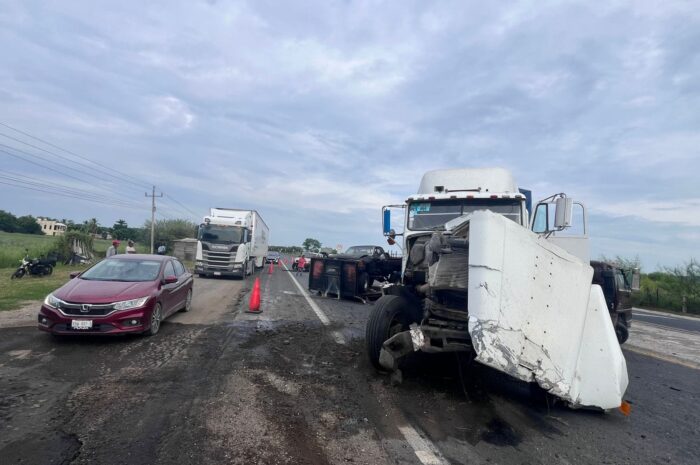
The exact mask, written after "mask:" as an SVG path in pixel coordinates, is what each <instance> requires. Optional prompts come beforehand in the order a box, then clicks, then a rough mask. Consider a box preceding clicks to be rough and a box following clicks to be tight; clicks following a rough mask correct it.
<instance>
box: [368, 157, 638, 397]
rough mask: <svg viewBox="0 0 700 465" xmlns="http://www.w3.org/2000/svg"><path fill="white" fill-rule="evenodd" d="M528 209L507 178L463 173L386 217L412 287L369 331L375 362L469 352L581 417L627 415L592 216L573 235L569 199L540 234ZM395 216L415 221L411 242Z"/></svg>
mask: <svg viewBox="0 0 700 465" xmlns="http://www.w3.org/2000/svg"><path fill="white" fill-rule="evenodd" d="M527 205H528V199H527V196H526V195H523V191H521V190H520V189H519V188H518V186H517V185H516V184H515V181H514V179H513V177H512V176H511V174H510V173H509V172H508V171H506V170H503V169H455V170H437V171H431V172H428V173H426V174H425V175H424V176H423V180H422V181H421V184H420V188H419V190H418V193H417V194H415V195H412V196H409V197H408V200H407V201H406V204H404V205H395V206H390V207H385V208H384V215H383V216H384V232H385V235H387V236H388V241H389V243H390V244H393V243H395V242H396V240H399V237H402V239H403V266H402V279H401V283H399V284H395V285H392V286H386V287H385V288H384V289H383V293H384V295H383V296H382V297H381V298H380V299H379V300H378V301H377V302H376V304H375V306H374V309H373V311H372V314H371V315H370V318H369V320H368V322H367V329H366V337H365V341H366V344H367V352H368V355H369V358H370V361H371V362H372V363H373V364H374V365H375V366H376V367H378V368H381V369H389V370H396V369H398V367H399V364H398V362H399V360H400V358H401V357H403V356H405V355H408V354H409V353H411V352H414V351H423V352H461V351H470V352H473V353H474V356H475V358H476V360H477V361H478V362H480V363H483V364H485V365H488V366H491V367H493V368H496V369H498V370H500V371H503V372H505V373H507V374H509V375H511V376H513V377H515V378H518V379H521V380H524V381H528V382H536V383H538V384H539V385H540V386H541V387H542V388H544V389H545V390H547V391H548V392H549V393H551V394H553V395H556V396H558V397H560V398H562V399H564V400H566V401H567V402H568V403H569V404H570V405H571V406H574V407H598V408H602V409H610V408H613V407H618V406H620V405H621V403H622V396H623V395H624V393H625V390H626V388H627V383H628V377H627V367H626V364H625V358H624V355H623V354H622V351H621V350H620V346H619V344H618V342H617V339H616V336H615V332H614V330H613V326H612V324H611V321H610V314H609V312H608V311H607V305H606V303H605V298H604V296H603V292H602V290H601V288H600V286H598V285H592V284H591V281H592V275H593V269H592V268H591V267H590V265H589V257H588V243H587V241H588V233H587V230H586V227H585V221H586V217H585V207H584V206H583V204H581V203H576V205H578V206H579V210H580V211H581V212H582V215H581V222H582V224H579V225H578V226H579V227H581V228H580V229H581V234H578V235H575V234H569V235H567V231H571V229H570V228H569V226H571V225H572V217H571V216H572V207H573V205H574V202H572V201H571V199H570V198H568V197H566V196H565V195H563V194H557V195H556V196H552V197H550V198H549V199H546V200H545V201H542V202H540V203H539V204H538V205H537V206H536V208H535V209H534V214H533V219H532V224H530V221H529V218H528V217H529V212H528V208H527ZM392 207H394V208H402V209H404V211H405V212H406V214H405V218H404V223H403V231H402V232H397V231H395V230H393V229H391V225H390V221H391V214H390V213H391V210H390V208H392ZM550 207H551V208H550ZM533 230H534V231H533Z"/></svg>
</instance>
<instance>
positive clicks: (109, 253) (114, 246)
mask: <svg viewBox="0 0 700 465" xmlns="http://www.w3.org/2000/svg"><path fill="white" fill-rule="evenodd" d="M118 249H119V241H117V240H113V241H112V245H111V246H110V247H109V248H108V249H107V253H106V254H105V257H107V258H109V257H111V256H112V255H116V254H118V253H119V250H118Z"/></svg>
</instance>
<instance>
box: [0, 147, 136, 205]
mask: <svg viewBox="0 0 700 465" xmlns="http://www.w3.org/2000/svg"><path fill="white" fill-rule="evenodd" d="M0 135H2V134H0ZM0 147H3V148H5V149H9V150H12V151H13V152H19V153H22V154H24V155H28V156H30V157H34V158H38V159H39V160H41V161H43V162H46V163H50V164H52V165H56V166H59V167H61V168H66V169H68V170H71V171H74V172H76V173H81V174H83V175H86V176H89V177H94V176H95V174H94V173H90V172H87V171H83V170H80V169H78V168H74V167H72V166H68V165H64V164H62V163H59V162H57V161H53V160H49V159H47V158H44V157H43V156H41V155H38V154H36V153H31V152H27V151H25V150H22V149H18V148H17V147H12V146H10V145H5V144H0ZM0 151H3V150H2V149H0ZM3 152H4V151H3ZM4 153H7V152H4ZM9 155H12V156H14V157H15V158H19V159H21V160H23V161H25V162H27V163H32V164H35V165H37V166H41V167H43V168H46V169H49V170H52V171H56V172H58V173H61V174H63V175H64V176H69V177H71V178H73V179H77V180H78V181H81V182H84V183H86V184H89V185H90V186H93V185H94V182H93V181H90V180H85V179H84V178H78V177H76V176H74V175H73V174H67V173H66V172H65V171H61V170H58V169H56V168H54V167H53V166H47V165H42V164H40V163H37V162H36V161H33V160H31V159H27V158H24V157H22V156H21V155H17V154H9ZM106 181H107V182H109V183H114V181H112V180H106ZM109 190H112V189H109ZM112 192H113V193H115V194H120V195H121V194H123V191H122V190H119V191H116V190H112Z"/></svg>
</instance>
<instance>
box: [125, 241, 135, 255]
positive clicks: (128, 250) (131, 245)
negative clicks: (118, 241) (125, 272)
mask: <svg viewBox="0 0 700 465" xmlns="http://www.w3.org/2000/svg"><path fill="white" fill-rule="evenodd" d="M126 253H136V247H134V241H132V240H129V242H127V243H126Z"/></svg>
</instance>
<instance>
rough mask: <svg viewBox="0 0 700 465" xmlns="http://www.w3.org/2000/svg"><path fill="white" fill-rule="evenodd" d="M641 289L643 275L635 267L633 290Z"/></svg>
mask: <svg viewBox="0 0 700 465" xmlns="http://www.w3.org/2000/svg"><path fill="white" fill-rule="evenodd" d="M639 289H641V276H640V274H639V269H635V270H634V271H633V272H632V291H635V292H636V291H639Z"/></svg>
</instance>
